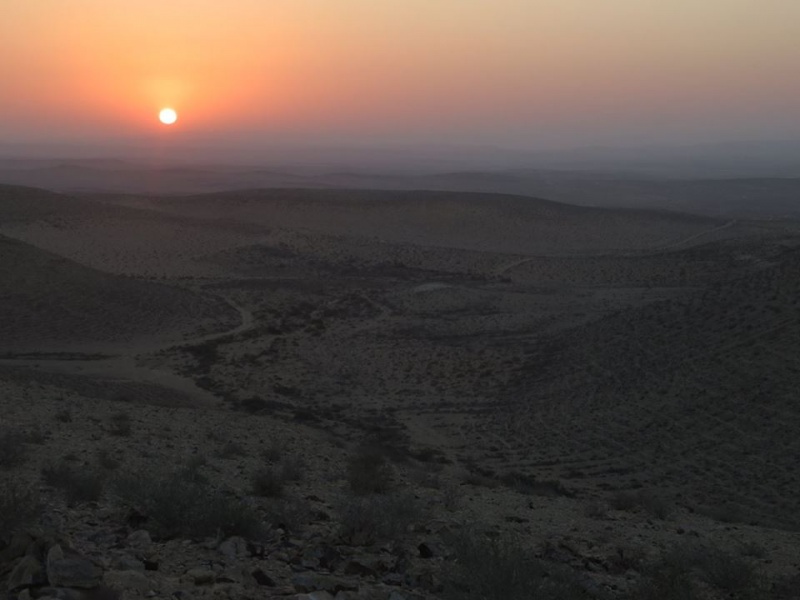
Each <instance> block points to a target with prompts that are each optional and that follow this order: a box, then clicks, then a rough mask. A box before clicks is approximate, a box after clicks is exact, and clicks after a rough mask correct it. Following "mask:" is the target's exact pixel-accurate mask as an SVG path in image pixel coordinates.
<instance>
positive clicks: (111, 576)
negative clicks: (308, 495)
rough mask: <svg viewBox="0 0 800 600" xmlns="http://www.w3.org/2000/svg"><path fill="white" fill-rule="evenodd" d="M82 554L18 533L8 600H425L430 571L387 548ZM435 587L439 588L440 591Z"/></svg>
mask: <svg viewBox="0 0 800 600" xmlns="http://www.w3.org/2000/svg"><path fill="white" fill-rule="evenodd" d="M92 539H93V540H95V541H100V542H101V543H100V544H96V545H95V546H94V547H90V548H88V550H87V551H88V552H90V553H91V556H90V555H88V554H87V553H86V552H80V551H78V550H76V549H75V548H73V547H71V546H70V545H69V544H68V543H67V542H66V541H64V540H60V539H47V538H45V537H37V536H35V535H31V534H30V533H18V534H16V535H15V536H14V538H13V539H12V540H11V541H10V543H9V544H8V545H7V546H6V547H5V548H4V549H3V550H2V552H0V576H2V578H3V579H4V581H5V586H4V591H5V592H7V597H8V598H9V599H10V600H29V599H46V600H47V599H51V598H56V599H60V600H115V599H127V598H174V599H178V600H181V599H186V598H200V597H209V598H230V599H238V598H243V599H244V598H291V599H294V598H296V599H301V600H373V599H375V600H377V599H381V600H427V599H432V598H435V597H436V595H435V594H434V593H433V591H432V590H430V589H428V590H425V589H420V588H417V589H415V587H416V585H415V584H422V583H427V584H428V585H430V584H431V583H432V582H435V576H434V574H433V572H432V570H428V572H426V573H424V574H421V573H420V572H419V569H413V568H407V565H406V564H405V561H402V560H399V559H398V557H397V556H394V555H392V554H390V553H388V552H387V551H386V549H373V550H374V551H373V552H370V551H369V549H366V548H360V549H356V548H351V547H337V546H335V545H332V544H325V543H321V542H318V543H316V544H313V543H309V544H304V543H301V542H300V541H299V540H295V541H276V542H274V543H273V544H271V545H268V546H258V547H255V546H253V545H252V544H250V543H248V542H247V541H246V540H244V539H243V538H240V537H233V538H228V539H225V540H222V541H218V540H208V541H206V542H193V541H189V540H169V541H163V542H154V541H153V540H152V539H151V538H150V535H149V533H147V531H144V530H139V531H134V532H133V533H131V534H129V535H120V534H119V533H113V532H107V534H104V535H97V534H95V535H93V536H92ZM434 586H435V584H434Z"/></svg>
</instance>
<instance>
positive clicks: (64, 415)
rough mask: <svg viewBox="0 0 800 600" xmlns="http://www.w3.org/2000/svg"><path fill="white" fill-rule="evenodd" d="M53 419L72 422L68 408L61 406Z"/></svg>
mask: <svg viewBox="0 0 800 600" xmlns="http://www.w3.org/2000/svg"><path fill="white" fill-rule="evenodd" d="M55 419H56V421H58V422H59V423H72V412H71V411H70V410H69V409H68V408H62V409H61V410H59V411H58V412H57V413H56V414H55Z"/></svg>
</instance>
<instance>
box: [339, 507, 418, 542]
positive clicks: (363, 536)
mask: <svg viewBox="0 0 800 600" xmlns="http://www.w3.org/2000/svg"><path fill="white" fill-rule="evenodd" d="M339 513H340V521H341V526H340V529H339V534H340V535H341V537H342V539H343V540H345V541H346V542H348V543H350V544H354V545H360V546H368V545H371V544H375V543H377V542H383V541H389V540H394V539H396V538H398V537H399V536H401V535H402V534H403V533H404V532H405V531H406V530H407V529H408V526H409V525H410V524H412V523H413V522H414V521H415V520H418V519H419V517H420V509H419V506H418V504H417V502H416V500H415V498H414V496H413V495H411V494H396V495H372V496H368V497H364V498H360V497H356V498H351V499H349V500H348V501H346V502H345V503H344V504H343V505H342V506H341V507H340V510H339Z"/></svg>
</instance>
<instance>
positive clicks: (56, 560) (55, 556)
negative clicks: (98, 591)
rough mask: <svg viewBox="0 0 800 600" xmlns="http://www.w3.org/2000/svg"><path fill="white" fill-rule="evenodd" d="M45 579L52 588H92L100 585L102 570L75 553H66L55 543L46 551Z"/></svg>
mask: <svg viewBox="0 0 800 600" xmlns="http://www.w3.org/2000/svg"><path fill="white" fill-rule="evenodd" d="M46 564H47V580H48V581H49V582H50V585H51V586H53V587H54V588H60V587H71V588H81V589H92V588H96V587H97V586H98V585H100V580H101V579H102V578H103V570H102V569H101V568H100V567H98V566H97V565H96V564H94V563H93V562H92V561H90V560H89V559H87V558H84V557H83V556H80V555H78V554H76V553H70V555H67V554H66V553H65V552H64V550H63V548H62V547H61V546H60V545H58V544H56V545H55V546H53V547H52V548H50V551H49V552H48V553H47V563H46Z"/></svg>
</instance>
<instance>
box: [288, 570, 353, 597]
mask: <svg viewBox="0 0 800 600" xmlns="http://www.w3.org/2000/svg"><path fill="white" fill-rule="evenodd" d="M292 585H293V586H294V589H295V591H297V592H299V593H301V594H309V593H311V592H318V591H326V592H330V593H336V592H339V591H349V590H356V589H358V586H357V585H355V584H353V583H352V582H350V581H347V580H345V579H340V578H338V577H331V576H328V575H321V574H319V573H299V574H298V575H295V576H294V577H292Z"/></svg>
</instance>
